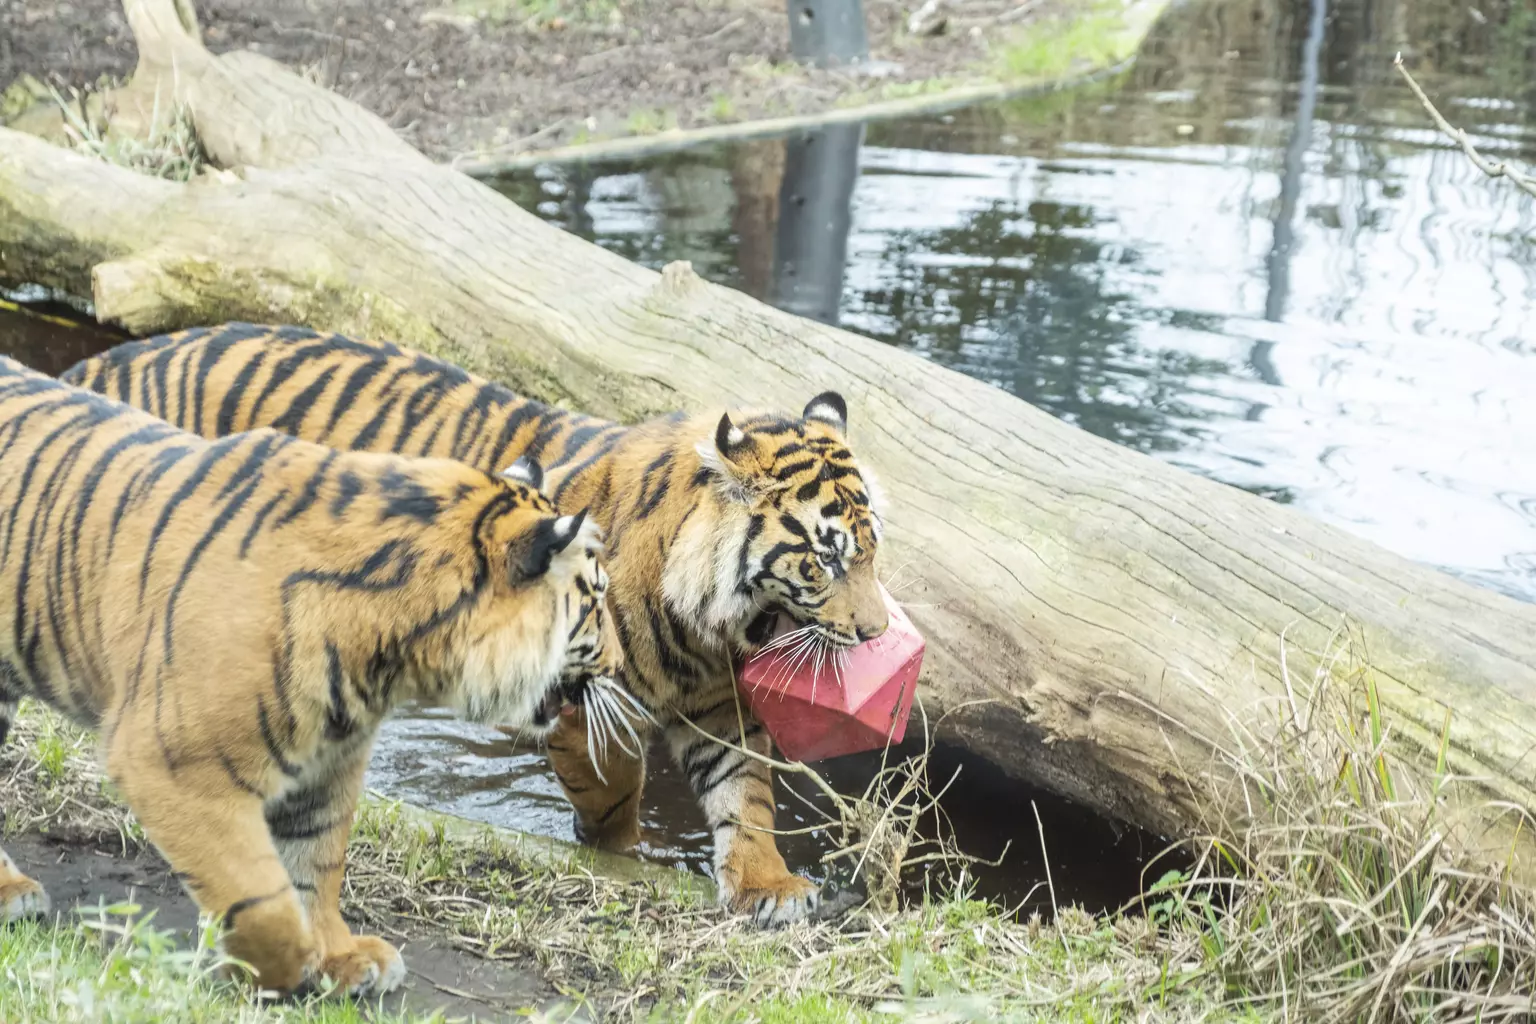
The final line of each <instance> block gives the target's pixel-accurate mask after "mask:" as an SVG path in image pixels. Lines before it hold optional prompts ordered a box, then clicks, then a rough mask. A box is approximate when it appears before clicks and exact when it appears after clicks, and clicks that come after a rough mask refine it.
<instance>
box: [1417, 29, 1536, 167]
mask: <svg viewBox="0 0 1536 1024" xmlns="http://www.w3.org/2000/svg"><path fill="white" fill-rule="evenodd" d="M1392 66H1393V67H1394V68H1396V69H1397V73H1398V74H1400V75H1402V76H1403V81H1405V82H1407V83H1408V88H1410V89H1412V90H1413V94H1414V95H1415V96H1417V97H1418V98H1419V105H1420V106H1421V107H1423V108H1424V110H1425V111H1426V112H1427V113H1428V114H1429V116H1430V118H1432V119H1433V120H1434V122H1435V126H1436V127H1437V128H1439V129H1440V131H1441V132H1442V133H1443V134H1444V135H1445V136H1446V137H1447V138H1449V139H1450V140H1451V141H1452V142H1455V143H1456V144H1458V145H1459V146H1461V151H1462V152H1463V153H1465V154H1467V159H1468V160H1471V161H1472V165H1473V166H1474V167H1476V168H1477V169H1478V170H1480V171H1482V172H1483V173H1484V174H1486V175H1488V177H1490V178H1505V179H1508V181H1509V183H1510V184H1511V185H1513V186H1515V188H1518V189H1519V190H1520V191H1522V192H1524V193H1525V194H1526V195H1528V196H1536V178H1532V177H1530V176H1529V175H1527V174H1525V173H1523V172H1521V171H1519V170H1516V169H1515V168H1513V167H1511V166H1509V164H1508V163H1506V162H1505V161H1503V160H1497V161H1495V160H1489V159H1488V158H1487V157H1485V156H1483V155H1482V154H1481V153H1479V152H1478V151H1477V149H1476V148H1475V147H1474V146H1473V145H1472V140H1471V139H1469V138H1467V133H1466V132H1465V131H1463V130H1462V129H1460V128H1457V127H1456V126H1455V125H1453V124H1451V122H1449V121H1447V120H1446V119H1445V117H1444V116H1443V115H1442V114H1441V113H1440V111H1438V110H1436V109H1435V105H1434V104H1433V103H1431V102H1429V97H1428V96H1426V95H1424V90H1423V89H1421V88H1419V83H1418V82H1415V81H1414V80H1413V76H1412V75H1410V74H1409V73H1408V69H1407V68H1406V67H1405V66H1404V65H1403V55H1402V54H1401V53H1399V54H1398V55H1397V56H1396V57H1394V58H1393V59H1392Z"/></svg>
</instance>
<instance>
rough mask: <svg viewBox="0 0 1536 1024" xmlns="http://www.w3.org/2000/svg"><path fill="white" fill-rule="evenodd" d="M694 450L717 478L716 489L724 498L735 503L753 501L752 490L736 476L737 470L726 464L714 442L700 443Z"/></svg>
mask: <svg viewBox="0 0 1536 1024" xmlns="http://www.w3.org/2000/svg"><path fill="white" fill-rule="evenodd" d="M693 450H694V451H695V452H697V453H698V456H699V462H701V463H702V464H703V466H704V468H705V469H707V470H709V472H710V474H711V475H712V476H713V477H714V478H715V488H716V489H717V490H718V491H719V492H720V493H721V495H722V496H724V497H725V498H726V499H727V500H729V501H733V502H745V501H750V500H751V498H752V492H751V489H750V488H748V487H747V485H746V483H745V482H744V481H743V480H741V479H740V478H739V477H738V476H737V475H736V474H737V470H736V468H735V467H734V466H730V465H728V464H727V463H726V461H725V459H724V457H722V456H721V454H720V449H718V448H716V447H715V443H714V442H713V441H700V442H699V443H698V444H696V445H694V448H693Z"/></svg>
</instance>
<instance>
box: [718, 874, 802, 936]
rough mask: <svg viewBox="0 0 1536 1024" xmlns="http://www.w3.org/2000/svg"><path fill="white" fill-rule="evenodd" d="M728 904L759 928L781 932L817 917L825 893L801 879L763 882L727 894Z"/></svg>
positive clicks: (786, 876) (788, 875)
mask: <svg viewBox="0 0 1536 1024" xmlns="http://www.w3.org/2000/svg"><path fill="white" fill-rule="evenodd" d="M724 896H725V904H726V906H728V907H730V909H731V910H732V911H733V912H735V913H737V914H746V915H747V916H749V917H751V918H752V923H753V924H755V925H757V926H758V927H759V928H780V927H783V926H784V925H789V924H794V923H795V922H797V921H804V920H806V919H808V918H810V917H813V916H815V914H816V911H817V909H818V908H819V907H820V906H821V891H820V890H819V889H818V888H817V887H816V885H815V884H814V883H812V882H809V881H807V880H806V879H804V878H801V877H800V876H799V875H791V874H789V873H787V872H786V873H785V874H784V875H783V876H782V877H780V878H776V879H772V880H765V881H760V882H758V883H757V884H755V885H752V886H750V887H743V888H741V889H738V890H736V891H735V892H727V893H725V894H724Z"/></svg>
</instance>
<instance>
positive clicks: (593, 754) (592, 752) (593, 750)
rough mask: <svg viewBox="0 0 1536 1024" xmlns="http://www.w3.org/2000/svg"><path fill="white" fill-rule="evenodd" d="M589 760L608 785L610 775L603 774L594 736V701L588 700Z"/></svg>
mask: <svg viewBox="0 0 1536 1024" xmlns="http://www.w3.org/2000/svg"><path fill="white" fill-rule="evenodd" d="M589 696H590V695H589ZM585 717H586V719H587V760H588V761H591V762H592V771H593V772H595V773H596V774H597V778H598V781H599V782H601V783H602V784H603V785H605V786H606V785H608V776H606V775H604V774H603V767H602V765H600V764H598V757H597V745H596V743H595V742H594V740H593V738H592V701H591V700H588V701H587V713H586V716H585Z"/></svg>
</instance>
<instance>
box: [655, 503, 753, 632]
mask: <svg viewBox="0 0 1536 1024" xmlns="http://www.w3.org/2000/svg"><path fill="white" fill-rule="evenodd" d="M722 516H723V518H721V519H718V520H716V519H711V518H710V517H708V516H703V515H694V516H690V517H689V518H688V521H687V522H686V523H684V524H683V529H682V531H681V532H680V533H679V534H678V535H677V539H676V540H675V541H673V542H672V547H671V548H670V549H669V550H668V552H667V564H666V566H665V567H664V568H663V569H662V572H661V593H662V597H663V598H665V599H666V602H667V606H668V607H669V608H671V609H672V611H673V612H675V613H676V614H677V615H678V616H679V617H680V618H681V619H682V620H683V621H685V622H687V623H689V624H690V625H692V626H694V628H695V629H696V630H697V631H698V633H699V635H700V638H701V639H703V640H704V641H705V642H707V643H718V642H719V641H720V639H721V634H722V632H725V631H728V630H729V629H730V628H731V627H733V626H735V625H736V624H737V623H739V622H741V621H742V620H743V619H745V618H746V617H747V616H749V615H750V614H752V612H753V610H754V605H753V603H752V599H751V597H750V595H747V594H743V593H740V592H739V591H738V590H737V587H736V582H737V581H736V570H737V561H736V560H737V558H738V557H739V552H740V550H741V543H742V540H743V539H744V538H745V536H746V530H747V523H748V522H749V521H750V519H749V517H748V515H747V513H746V510H745V509H740V508H738V507H736V506H728V507H727V508H726V509H724V510H722Z"/></svg>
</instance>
